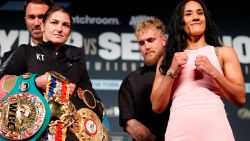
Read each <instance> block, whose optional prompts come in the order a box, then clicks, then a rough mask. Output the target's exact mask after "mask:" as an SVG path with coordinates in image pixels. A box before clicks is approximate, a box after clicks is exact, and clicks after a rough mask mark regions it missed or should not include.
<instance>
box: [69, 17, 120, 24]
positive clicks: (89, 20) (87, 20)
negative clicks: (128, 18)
mask: <svg viewBox="0 0 250 141" xmlns="http://www.w3.org/2000/svg"><path fill="white" fill-rule="evenodd" d="M73 22H74V24H88V25H120V21H119V19H118V18H115V17H90V16H89V15H85V16H82V17H81V16H78V15H77V16H74V17H73Z"/></svg>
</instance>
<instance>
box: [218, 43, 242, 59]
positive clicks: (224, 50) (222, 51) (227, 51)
mask: <svg viewBox="0 0 250 141" xmlns="http://www.w3.org/2000/svg"><path fill="white" fill-rule="evenodd" d="M216 53H217V55H218V57H219V58H220V59H222V60H224V61H226V60H232V59H235V58H237V54H236V52H235V50H234V48H233V47H231V46H222V47H217V48H216Z"/></svg>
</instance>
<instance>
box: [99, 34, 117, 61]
mask: <svg viewBox="0 0 250 141" xmlns="http://www.w3.org/2000/svg"><path fill="white" fill-rule="evenodd" d="M98 41H99V45H100V47H102V48H101V49H99V56H100V57H101V58H103V59H106V60H116V59H118V58H119V57H120V56H121V49H120V46H119V44H118V43H119V42H121V38H120V37H119V35H118V34H116V33H113V32H106V33H102V34H101V35H100V36H99V39H98Z"/></svg>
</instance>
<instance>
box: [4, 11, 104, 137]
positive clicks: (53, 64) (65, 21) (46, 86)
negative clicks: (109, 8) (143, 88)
mask: <svg viewBox="0 0 250 141" xmlns="http://www.w3.org/2000/svg"><path fill="white" fill-rule="evenodd" d="M72 24H73V21H72V17H71V15H70V13H69V12H68V11H66V10H65V9H63V8H61V7H51V8H49V10H48V11H47V12H46V13H45V15H44V18H43V25H42V31H43V42H42V43H40V44H39V45H37V46H35V47H29V46H27V45H21V46H20V47H18V48H17V49H16V50H15V52H14V53H13V55H12V56H11V57H10V58H9V60H8V61H6V63H5V65H3V66H1V69H0V77H2V76H4V75H18V76H21V75H23V74H25V73H30V74H37V75H38V77H35V79H34V82H33V83H35V84H33V83H31V85H35V86H36V87H37V88H39V90H40V92H41V93H42V94H44V97H45V98H46V100H47V101H48V103H49V104H50V111H51V122H50V123H49V125H48V128H47V129H48V130H47V131H46V132H47V134H46V135H45V140H62V141H63V140H82V138H89V139H90V140H94V139H93V138H95V139H96V140H101V139H103V140H108V134H107V130H106V129H105V128H102V123H101V121H103V118H104V117H103V111H102V110H103V109H102V108H104V107H102V103H101V102H100V98H99V97H98V96H97V94H96V91H95V90H94V89H93V88H92V84H91V81H90V79H89V76H88V72H87V68H86V64H85V60H84V59H83V57H84V56H83V54H82V50H81V49H79V48H77V47H74V46H70V45H67V44H66V41H67V40H68V37H69V36H70V33H71V31H72ZM23 78H24V79H27V78H28V77H23ZM27 90H28V88H27V87H23V90H21V91H27ZM81 90H82V91H81ZM85 98H86V99H85ZM0 102H1V101H0ZM0 104H1V103H0ZM20 104H22V103H20ZM84 108H88V109H90V110H93V111H94V112H89V111H90V110H87V111H85V110H86V109H84ZM7 111H8V109H7ZM34 111H35V110H34ZM34 111H33V112H34ZM90 113H91V114H90ZM46 114H47V113H46ZM87 114H88V115H87ZM94 115H96V116H94ZM90 116H92V118H90ZM93 117H94V118H93ZM98 118H99V120H98ZM85 119H88V121H86V122H85ZM99 121H100V122H99ZM83 122H84V123H83ZM104 124H105V123H104ZM107 125H108V124H107ZM83 126H84V128H83ZM20 127H21V128H20V129H23V130H24V129H27V127H22V126H20ZM83 129H84V130H83ZM102 129H104V130H102ZM97 130H98V131H97ZM20 136H22V135H20ZM31 138H32V137H31ZM59 138H60V139H59Z"/></svg>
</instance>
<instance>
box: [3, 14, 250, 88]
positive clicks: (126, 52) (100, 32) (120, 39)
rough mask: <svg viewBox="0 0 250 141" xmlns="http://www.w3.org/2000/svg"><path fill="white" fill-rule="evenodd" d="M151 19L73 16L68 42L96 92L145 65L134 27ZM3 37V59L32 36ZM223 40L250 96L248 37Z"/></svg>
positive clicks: (10, 32)
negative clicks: (232, 52)
mask: <svg viewBox="0 0 250 141" xmlns="http://www.w3.org/2000/svg"><path fill="white" fill-rule="evenodd" d="M152 17H153V16H147V15H135V16H130V17H129V18H128V19H127V25H126V24H120V23H121V20H120V19H119V18H118V17H91V16H89V15H84V16H79V15H77V16H74V21H75V22H78V24H77V25H75V26H74V31H73V32H72V33H71V36H70V38H69V40H68V42H67V43H68V44H71V45H74V46H77V47H79V48H82V51H84V52H85V54H86V56H85V57H86V61H87V62H86V65H87V69H88V70H89V75H90V78H91V80H92V81H93V85H94V88H95V89H97V90H118V89H119V86H120V84H121V81H122V79H124V78H125V77H126V76H127V75H128V74H129V73H130V72H132V71H134V70H136V69H137V68H139V67H141V66H142V65H143V58H142V56H141V54H140V51H139V46H138V43H137V41H136V37H135V35H134V26H135V25H136V24H137V23H138V22H139V21H140V20H143V19H146V18H152ZM88 25H91V28H89V26H88ZM22 28H25V26H23V27H22ZM90 29H91V30H90ZM93 29H94V30H93ZM0 37H1V38H0V56H1V57H2V56H3V53H4V52H6V51H9V50H11V49H13V48H15V47H17V46H19V45H20V44H23V43H28V42H29V33H28V31H27V30H24V29H4V28H2V29H1V28H0ZM221 40H222V42H223V43H224V44H225V45H229V46H232V47H234V49H235V51H236V53H237V55H238V57H239V60H240V63H241V67H242V71H243V75H244V78H245V82H246V83H245V85H246V91H247V93H250V80H249V79H247V78H250V74H249V64H250V38H249V36H246V35H239V36H234V37H232V36H230V35H223V36H222V38H221Z"/></svg>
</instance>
